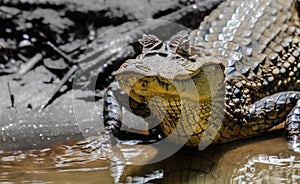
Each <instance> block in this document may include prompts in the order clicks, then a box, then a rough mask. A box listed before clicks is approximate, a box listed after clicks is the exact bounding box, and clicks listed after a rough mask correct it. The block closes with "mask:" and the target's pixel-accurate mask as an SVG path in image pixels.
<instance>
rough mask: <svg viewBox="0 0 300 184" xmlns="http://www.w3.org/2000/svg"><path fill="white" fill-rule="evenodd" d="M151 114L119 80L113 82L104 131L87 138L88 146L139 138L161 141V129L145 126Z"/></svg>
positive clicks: (105, 109) (106, 100)
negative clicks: (99, 134) (122, 86)
mask: <svg viewBox="0 0 300 184" xmlns="http://www.w3.org/2000/svg"><path fill="white" fill-rule="evenodd" d="M150 114H151V112H150V109H149V108H148V106H147V104H144V103H138V102H136V101H134V100H133V99H132V98H130V97H129V96H128V95H127V94H126V93H125V92H124V91H123V90H122V89H121V88H120V86H119V84H118V82H112V83H111V84H110V85H109V87H108V89H107V91H106V93H105V96H104V107H103V119H104V131H103V134H102V135H101V136H99V137H94V138H92V140H88V144H87V145H86V146H85V148H86V149H88V150H89V151H92V150H99V149H102V148H106V147H109V146H112V145H113V144H116V143H117V142H118V140H136V142H138V143H143V144H147V143H151V142H156V141H158V140H160V139H161V138H162V135H161V133H160V132H159V129H158V128H155V127H154V128H153V127H150V128H149V127H147V126H146V124H148V122H146V121H145V120H144V118H149V117H151V116H150ZM152 118H153V117H152ZM122 127H123V128H122ZM124 127H125V128H124ZM121 128H122V129H125V130H122V129H121ZM129 131H130V132H129Z"/></svg>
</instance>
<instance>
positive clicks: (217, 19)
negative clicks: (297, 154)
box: [116, 0, 300, 151]
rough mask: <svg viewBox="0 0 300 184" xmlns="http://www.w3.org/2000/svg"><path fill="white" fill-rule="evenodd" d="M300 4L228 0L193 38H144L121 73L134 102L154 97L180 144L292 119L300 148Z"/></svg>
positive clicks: (291, 132)
mask: <svg viewBox="0 0 300 184" xmlns="http://www.w3.org/2000/svg"><path fill="white" fill-rule="evenodd" d="M296 7H297V2H296V1H293V0H288V1H282V0H247V1H246V0H232V1H227V2H224V3H222V4H221V5H219V7H218V8H217V9H216V10H214V11H213V12H212V13H211V15H209V16H208V17H206V18H205V20H204V21H203V22H202V23H201V25H200V27H199V29H197V30H195V31H193V32H191V33H190V34H189V35H188V37H185V36H181V35H177V36H174V37H173V38H172V39H171V40H170V42H169V43H163V42H162V41H160V40H159V39H158V38H157V37H155V36H152V35H148V36H147V35H144V37H143V39H142V40H141V43H142V45H143V46H144V47H143V53H142V54H141V55H140V56H138V57H137V58H136V59H132V60H128V61H127V62H126V63H124V64H123V65H122V66H121V68H120V69H119V71H118V72H117V74H116V78H117V80H118V81H119V83H120V86H121V87H122V88H123V89H124V91H125V92H126V93H128V94H129V95H130V96H131V97H132V98H133V99H134V100H136V101H137V102H149V107H152V108H151V110H152V111H153V113H154V114H155V115H156V116H157V117H158V118H159V119H162V122H161V123H160V126H161V128H162V130H163V133H164V134H165V135H166V136H168V135H170V134H174V135H176V138H174V141H175V142H180V143H182V142H184V141H186V139H187V138H188V139H189V140H188V142H187V145H190V146H201V144H202V143H204V144H207V143H208V144H210V143H223V142H227V141H231V140H234V139H238V138H244V137H249V136H253V135H257V134H260V133H262V132H266V131H268V130H270V128H272V127H273V126H275V125H278V124H279V123H282V122H283V121H285V120H286V129H287V131H288V137H289V141H290V143H291V146H292V148H293V149H294V150H295V151H299V148H298V144H297V143H298V139H299V128H298V127H299V123H300V117H299V114H300V113H299V108H300V101H298V100H299V99H300V92H298V91H297V90H299V87H300V86H299V84H300V80H299V79H300V78H299V77H300V76H299V71H298V70H299V68H300V65H299V64H298V60H299V53H300V49H299V39H300V38H299V34H300V29H299V22H298V12H297V9H296ZM191 82H192V83H191ZM191 84H193V85H191ZM157 96H159V97H157ZM175 128H176V129H175ZM199 144H200V145H199Z"/></svg>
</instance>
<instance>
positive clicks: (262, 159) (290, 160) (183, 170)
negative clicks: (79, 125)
mask: <svg viewBox="0 0 300 184" xmlns="http://www.w3.org/2000/svg"><path fill="white" fill-rule="evenodd" d="M80 148H81V147H80V146H60V147H56V148H51V149H50V148H49V149H43V150H36V151H23V152H14V153H1V156H0V158H1V159H0V183H114V182H119V183H134V182H135V183H143V182H150V183H248V182H252V181H254V182H255V183H299V182H300V154H297V153H294V152H292V151H289V150H288V147H287V142H286V139H285V138H284V136H283V135H282V133H280V132H272V133H270V134H269V135H265V136H260V137H254V138H249V139H246V140H239V141H235V142H231V143H227V144H223V145H216V146H212V147H209V148H207V149H206V150H204V151H197V150H195V149H187V148H185V149H182V150H180V151H179V152H177V153H176V154H174V155H173V156H171V157H169V158H167V159H165V160H163V161H160V162H157V163H153V164H147V165H140V166H135V165H132V164H134V163H135V161H137V160H138V161H139V162H140V161H144V162H145V163H147V162H149V161H150V160H151V159H154V158H155V157H158V156H159V154H160V153H159V150H155V149H147V150H143V149H142V147H141V146H139V145H135V144H133V143H132V142H124V143H120V144H118V145H116V147H114V148H113V149H114V150H113V152H112V153H110V156H109V155H108V153H104V152H92V153H86V152H84V151H81V149H80ZM108 158H109V159H108Z"/></svg>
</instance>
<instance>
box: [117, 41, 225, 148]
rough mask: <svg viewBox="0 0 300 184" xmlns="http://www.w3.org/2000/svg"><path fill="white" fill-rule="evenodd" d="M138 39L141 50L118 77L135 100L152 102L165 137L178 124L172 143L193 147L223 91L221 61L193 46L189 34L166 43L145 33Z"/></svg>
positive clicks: (124, 88) (127, 62)
mask: <svg viewBox="0 0 300 184" xmlns="http://www.w3.org/2000/svg"><path fill="white" fill-rule="evenodd" d="M139 42H140V43H141V45H142V46H143V49H142V53H141V54H140V55H139V56H138V57H137V58H135V59H130V60H127V61H126V62H125V63H124V64H123V65H122V66H121V67H120V69H119V70H118V71H117V73H116V79H117V81H118V82H119V84H120V86H121V88H122V89H123V90H124V91H125V92H126V93H128V94H129V96H130V97H131V98H133V99H134V100H135V101H137V102H148V103H149V104H150V105H149V106H150V108H151V110H152V111H153V113H154V114H155V115H156V116H157V117H158V118H159V119H160V120H161V122H160V125H161V127H162V130H163V132H164V133H165V134H166V135H170V134H171V133H172V131H173V129H174V128H176V127H177V128H178V130H179V131H176V138H175V139H176V140H175V141H176V142H178V141H179V142H182V141H185V142H186V141H187V140H188V139H189V141H188V143H187V145H195V146H197V145H198V143H199V141H200V137H201V135H202V133H203V132H204V130H205V128H206V126H207V122H208V120H209V116H210V114H211V109H212V100H213V98H215V97H217V96H219V95H220V94H219V93H220V91H223V87H224V85H223V84H224V66H223V64H222V63H221V62H220V61H219V60H218V59H217V58H216V57H214V56H212V55H211V54H210V53H208V52H206V51H205V49H203V48H201V47H197V46H194V45H191V44H190V42H189V39H188V36H187V35H176V36H174V37H173V38H171V40H170V41H168V42H166V43H164V42H163V41H161V40H160V39H159V38H157V37H156V36H153V35H144V36H143V39H141V40H139ZM222 98H223V97H222ZM223 99H224V98H223ZM183 111H185V113H183ZM183 116H184V117H183Z"/></svg>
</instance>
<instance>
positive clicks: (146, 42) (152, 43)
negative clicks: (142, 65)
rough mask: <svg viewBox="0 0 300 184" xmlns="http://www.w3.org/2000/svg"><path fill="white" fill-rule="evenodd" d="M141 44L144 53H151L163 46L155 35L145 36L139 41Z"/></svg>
mask: <svg viewBox="0 0 300 184" xmlns="http://www.w3.org/2000/svg"><path fill="white" fill-rule="evenodd" d="M139 43H140V44H141V45H142V47H143V49H142V53H146V52H149V51H151V50H158V49H159V48H160V47H161V46H162V41H161V40H160V39H159V38H158V37H156V36H155V35H146V34H144V35H143V38H142V39H139Z"/></svg>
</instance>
